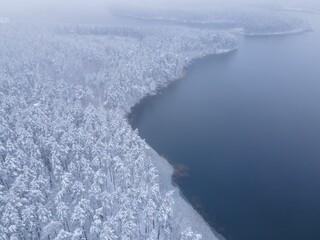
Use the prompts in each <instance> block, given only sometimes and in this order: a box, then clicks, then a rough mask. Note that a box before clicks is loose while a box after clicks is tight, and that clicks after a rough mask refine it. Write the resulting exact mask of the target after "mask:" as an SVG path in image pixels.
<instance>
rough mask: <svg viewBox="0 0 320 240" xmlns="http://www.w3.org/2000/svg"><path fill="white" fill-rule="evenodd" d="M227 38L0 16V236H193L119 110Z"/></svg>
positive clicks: (229, 45)
mask: <svg viewBox="0 0 320 240" xmlns="http://www.w3.org/2000/svg"><path fill="white" fill-rule="evenodd" d="M235 48H236V40H235V38H234V37H232V36H230V35H229V34H227V33H224V32H213V31H208V30H206V31H204V30H196V29H190V28H181V27H159V28H156V29H154V28H146V27H144V28H139V27H117V28H112V27H106V26H89V25H87V26H80V25H77V26H73V25H66V26H56V25H41V26H39V25H27V24H22V23H16V22H13V21H9V22H8V23H6V24H3V25H0V111H1V114H0V189H1V190H0V219H1V220H0V239H55V240H58V239H59V240H60V239H199V238H200V235H198V234H197V233H196V230H195V231H194V230H192V229H191V228H190V226H188V224H182V222H184V223H185V221H181V220H178V219H175V217H174V215H175V214H176V213H175V212H174V209H173V208H172V204H173V199H172V197H171V195H172V192H171V191H167V190H166V189H165V188H160V186H159V180H158V173H157V170H156V169H155V167H154V166H153V165H152V162H151V159H150V157H149V156H148V154H147V149H148V146H147V145H146V144H145V142H144V141H143V140H142V139H140V138H139V136H138V133H137V132H135V131H132V129H131V127H130V125H129V124H128V123H127V120H126V114H127V113H128V112H129V110H130V108H131V107H132V106H133V105H134V104H135V103H137V102H138V101H139V100H140V99H141V98H143V97H144V96H146V95H147V94H152V93H155V91H156V90H157V88H158V87H162V86H164V85H165V84H167V83H168V82H169V81H170V80H173V79H175V78H177V77H179V76H180V75H181V74H182V70H183V67H184V66H186V64H187V63H188V62H189V61H190V60H191V59H194V58H197V57H201V56H204V55H206V54H212V53H219V52H221V51H226V50H232V49H235Z"/></svg>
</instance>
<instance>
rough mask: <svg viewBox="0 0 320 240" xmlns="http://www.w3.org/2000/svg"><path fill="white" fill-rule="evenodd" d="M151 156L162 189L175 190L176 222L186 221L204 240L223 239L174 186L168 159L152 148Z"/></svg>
mask: <svg viewBox="0 0 320 240" xmlns="http://www.w3.org/2000/svg"><path fill="white" fill-rule="evenodd" d="M149 154H150V156H151V158H152V163H153V164H154V166H155V167H156V168H157V170H158V172H159V177H160V178H159V180H160V185H161V187H162V188H164V189H167V190H169V191H170V190H174V195H173V199H174V207H173V209H174V210H173V211H174V212H175V213H176V214H178V215H176V221H186V222H187V223H188V225H189V226H190V227H192V229H196V230H197V231H198V232H199V233H201V234H202V239H208V240H210V239H212V240H217V239H223V238H222V236H220V235H215V234H214V233H213V230H212V229H211V228H210V226H209V225H208V224H207V223H206V222H205V221H204V219H203V218H202V216H200V215H199V213H198V212H197V211H196V210H195V209H194V208H193V207H192V206H191V205H190V204H189V203H188V202H187V201H186V200H185V199H184V198H183V197H182V196H181V194H180V190H179V189H178V188H177V187H175V186H173V185H172V181H171V179H172V174H173V167H172V166H171V165H170V164H169V163H168V161H167V160H166V159H164V158H163V157H161V156H160V155H159V154H158V153H157V152H156V151H154V150H153V149H152V148H151V147H150V150H149Z"/></svg>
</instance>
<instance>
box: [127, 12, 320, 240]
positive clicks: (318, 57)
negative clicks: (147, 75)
mask: <svg viewBox="0 0 320 240" xmlns="http://www.w3.org/2000/svg"><path fill="white" fill-rule="evenodd" d="M310 18H311V19H313V23H319V24H320V16H319V15H318V16H317V15H313V16H310ZM313 27H314V30H315V31H314V32H310V33H306V34H302V35H294V36H282V37H256V38H254V37H252V38H241V39H240V44H239V50H238V51H236V52H234V53H230V54H226V55H220V56H209V57H206V58H203V59H201V60H198V61H196V62H195V63H194V64H193V65H192V66H191V67H189V68H188V69H187V74H186V77H185V78H184V79H182V80H180V81H176V82H174V83H173V84H171V85H170V86H169V87H168V88H166V89H164V90H163V91H162V93H161V94H158V95H156V96H153V97H148V98H146V99H145V100H144V101H142V103H141V104H139V105H138V106H136V107H135V108H134V109H133V116H134V117H133V119H132V125H133V128H138V129H139V133H140V136H141V137H142V138H145V139H146V141H147V142H148V143H149V144H150V145H151V146H152V147H153V148H154V149H155V150H156V151H157V152H158V153H159V154H161V155H164V156H165V157H166V158H167V159H168V160H169V161H170V162H171V163H172V164H175V165H179V164H180V165H184V166H186V167H187V168H188V174H187V176H184V177H181V178H179V179H178V180H177V183H178V185H179V187H180V188H181V191H182V192H183V194H184V195H185V196H186V198H187V199H188V200H189V201H190V202H191V203H192V204H193V206H194V207H195V208H197V209H198V210H199V211H200V212H201V213H202V214H203V216H204V217H205V219H206V220H207V221H208V222H209V223H210V224H211V225H212V226H213V227H214V228H215V229H216V230H217V231H218V232H220V233H221V234H222V235H223V236H224V237H225V238H226V239H227V240H270V239H272V240H277V239H279V240H280V239H281V240H283V239H288V240H298V239H299V240H302V239H308V240H313V239H314V240H319V239H320V33H319V31H318V30H320V28H319V26H316V25H314V26H313Z"/></svg>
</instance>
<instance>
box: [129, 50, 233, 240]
mask: <svg viewBox="0 0 320 240" xmlns="http://www.w3.org/2000/svg"><path fill="white" fill-rule="evenodd" d="M237 50H238V48H234V49H221V50H217V51H216V52H215V53H209V54H205V55H204V56H200V57H197V58H194V59H191V60H190V61H188V62H187V63H186V65H185V66H184V68H183V69H182V72H181V74H180V76H179V77H176V78H174V79H172V80H168V81H167V82H166V83H165V84H164V85H163V86H159V88H158V89H157V90H156V91H155V93H150V94H149V95H146V96H144V97H143V98H141V99H140V100H139V101H138V102H137V103H135V104H134V105H133V106H132V107H131V108H130V111H129V112H128V113H126V114H125V117H126V120H127V123H128V124H129V125H130V126H131V127H132V125H131V119H132V118H133V117H134V108H135V107H137V106H138V105H139V104H141V103H142V101H144V100H145V99H147V98H148V97H152V96H154V95H156V94H159V93H161V91H162V90H163V89H166V88H167V87H168V86H169V85H170V84H171V83H173V82H176V81H178V80H182V79H183V78H184V77H185V76H186V70H187V68H188V67H189V66H190V65H191V64H193V63H194V62H195V61H197V60H200V59H202V58H205V57H210V56H215V55H222V54H229V53H232V52H235V51H237ZM138 136H139V137H140V135H138ZM140 138H141V137H140ZM145 144H146V147H147V155H148V156H150V158H151V161H152V164H153V165H154V167H155V168H156V169H157V171H158V176H159V184H160V187H161V189H163V190H165V191H170V190H173V191H174V193H173V199H174V210H173V212H174V221H176V222H179V223H181V222H186V223H188V225H189V226H190V227H192V229H193V230H195V231H196V232H198V233H199V234H201V235H202V239H203V240H210V239H212V240H225V238H224V237H223V236H222V235H221V234H219V233H218V232H217V231H216V230H215V229H214V228H213V227H211V226H210V225H209V223H208V222H206V220H205V219H204V217H203V216H202V215H201V214H200V213H199V212H198V211H197V210H196V209H195V208H194V207H193V206H192V204H191V203H190V202H189V201H188V200H187V199H186V197H185V196H184V195H183V194H182V192H181V191H180V189H179V187H178V186H177V185H176V184H174V183H173V179H172V177H173V173H174V167H173V166H172V165H171V164H170V162H169V161H168V160H167V159H165V158H164V157H162V156H161V155H160V154H159V153H158V152H156V151H155V150H154V149H153V148H152V147H151V146H150V145H149V144H148V143H145Z"/></svg>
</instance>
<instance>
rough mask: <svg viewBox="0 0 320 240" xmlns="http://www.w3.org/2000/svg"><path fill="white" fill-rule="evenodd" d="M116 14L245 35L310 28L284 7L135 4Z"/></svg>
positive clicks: (117, 11) (118, 10)
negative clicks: (233, 29) (167, 6)
mask: <svg viewBox="0 0 320 240" xmlns="http://www.w3.org/2000/svg"><path fill="white" fill-rule="evenodd" d="M114 12H115V14H117V15H120V16H127V17H131V18H135V19H140V20H149V21H151V20H152V21H160V22H161V21H166V22H168V23H172V24H180V25H187V26H188V25H189V26H190V25H193V26H198V27H199V26H200V27H201V26H202V27H216V28H217V27H218V28H224V29H232V28H241V29H242V31H241V33H242V34H243V35H250V36H252V35H273V34H288V33H297V32H304V31H308V30H310V26H309V24H308V23H307V22H305V21H304V20H302V19H301V18H298V17H294V16H292V15H290V14H286V13H285V12H284V11H282V8H281V9H271V10H266V9H256V8H248V7H245V8H239V7H236V8H235V7H228V8H227V7H216V6H215V7H213V8H206V9H203V8H195V7H192V8H190V7H184V8H179V10H170V9H166V8H163V9H155V8H148V9H146V8H135V9H134V10H133V9H132V8H130V9H124V8H119V9H115V11H114Z"/></svg>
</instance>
